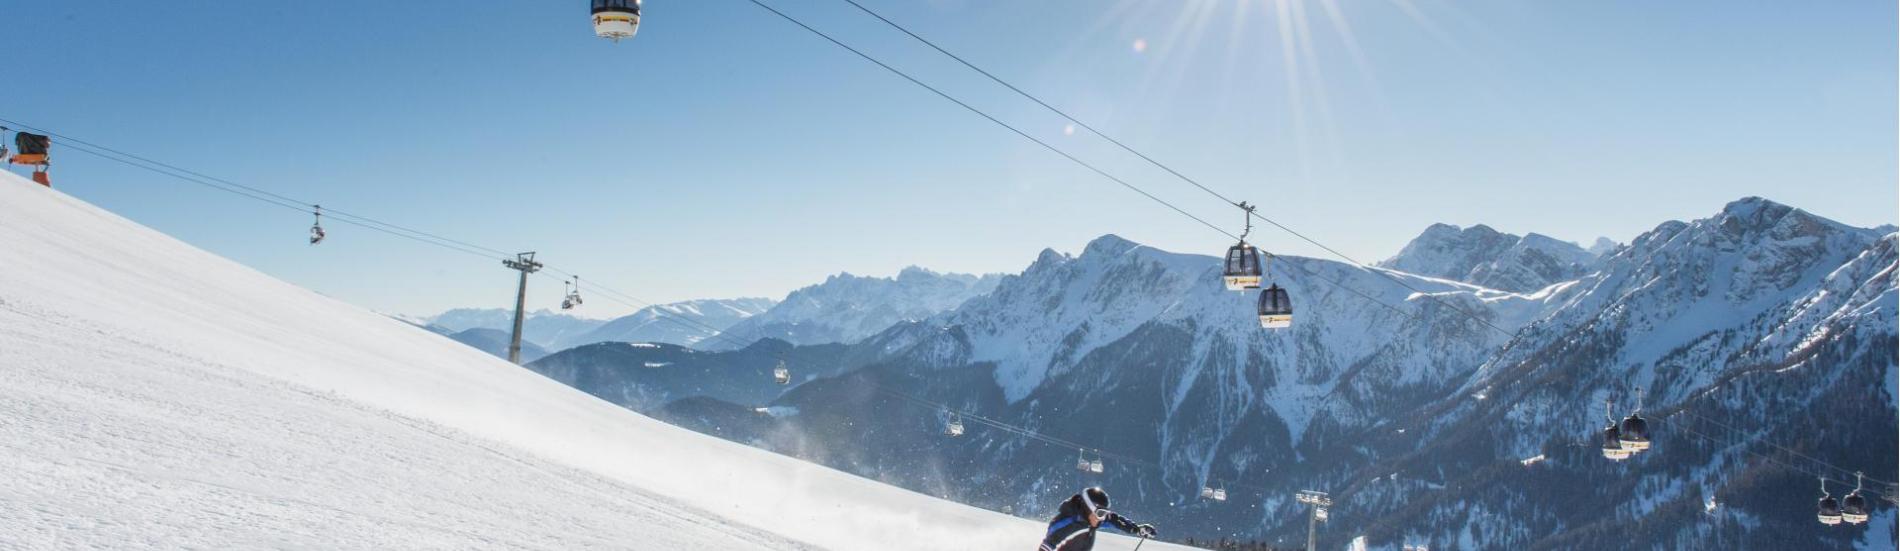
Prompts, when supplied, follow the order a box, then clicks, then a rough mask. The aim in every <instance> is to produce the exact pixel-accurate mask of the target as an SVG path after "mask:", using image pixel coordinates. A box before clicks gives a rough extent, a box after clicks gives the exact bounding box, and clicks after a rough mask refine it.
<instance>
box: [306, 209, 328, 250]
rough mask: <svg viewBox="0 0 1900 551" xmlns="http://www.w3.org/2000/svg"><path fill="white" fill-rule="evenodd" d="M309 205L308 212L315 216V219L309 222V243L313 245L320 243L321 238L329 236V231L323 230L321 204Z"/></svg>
mask: <svg viewBox="0 0 1900 551" xmlns="http://www.w3.org/2000/svg"><path fill="white" fill-rule="evenodd" d="M310 207H311V211H310V213H311V214H313V215H315V216H316V221H315V222H311V223H310V244H311V245H315V244H318V243H322V242H323V238H325V237H329V233H327V232H324V231H323V205H311V206H310Z"/></svg>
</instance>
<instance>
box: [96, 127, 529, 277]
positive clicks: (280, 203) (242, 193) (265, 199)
mask: <svg viewBox="0 0 1900 551" xmlns="http://www.w3.org/2000/svg"><path fill="white" fill-rule="evenodd" d="M68 147H71V148H72V149H73V150H74V151H78V152H81V153H85V154H88V155H92V156H96V157H99V158H102V159H106V160H109V161H113V162H117V163H120V164H124V165H126V166H130V167H134V168H139V169H143V170H147V171H150V172H152V173H155V174H159V175H162V176H167V177H171V178H173V179H177V180H181V181H184V182H188V183H193V184H198V185H201V186H204V187H208V188H211V189H215V190H218V191H223V192H225V193H230V194H232V195H236V196H239V197H243V198H246V199H250V200H253V201H257V202H260V203H264V204H268V205H272V206H276V207H281V208H285V209H289V210H294V211H297V212H300V213H306V214H307V213H309V212H310V211H309V210H308V209H309V208H310V207H311V205H304V204H297V203H294V202H291V201H287V200H282V199H277V198H274V197H272V196H268V195H258V194H254V193H252V192H249V191H247V189H248V188H243V187H242V186H239V187H236V188H234V187H230V186H225V185H221V184H218V183H215V182H211V181H206V180H203V179H199V178H196V177H192V176H188V175H184V174H179V173H175V172H171V171H168V170H166V169H161V168H156V167H153V166H148V165H144V164H140V163H139V162H135V161H131V160H127V159H125V158H120V157H115V156H113V155H110V154H106V153H101V152H98V151H93V150H91V149H88V146H73V145H69V146H68ZM91 147H96V146H91ZM134 158H136V157H134ZM325 210H326V211H328V209H325ZM333 220H335V221H336V222H341V223H344V224H348V225H352V226H357V227H360V228H364V229H368V230H373V231H378V232H382V233H386V234H389V235H394V236H396V237H401V238H405V239H410V240H413V241H418V242H421V243H427V244H430V245H435V246H438V247H443V248H445V249H449V250H452V251H456V252H461V253H465V254H469V255H474V256H479V257H482V258H486V259H493V258H495V257H493V256H490V255H488V254H487V253H484V252H479V251H475V250H471V249H467V248H463V247H460V246H457V245H452V244H448V243H441V242H435V241H431V240H429V239H427V238H423V237H419V236H414V235H407V234H403V233H400V232H396V231H391V230H389V229H387V228H383V227H379V226H377V225H374V224H371V223H364V222H360V221H357V220H352V219H350V218H345V217H333Z"/></svg>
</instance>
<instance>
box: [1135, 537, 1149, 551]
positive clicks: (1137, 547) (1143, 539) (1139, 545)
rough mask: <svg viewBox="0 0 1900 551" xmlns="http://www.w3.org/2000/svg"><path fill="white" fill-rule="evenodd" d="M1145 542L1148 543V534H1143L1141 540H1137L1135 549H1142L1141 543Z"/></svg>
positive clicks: (1139, 550) (1136, 550) (1137, 550)
mask: <svg viewBox="0 0 1900 551" xmlns="http://www.w3.org/2000/svg"><path fill="white" fill-rule="evenodd" d="M1144 543H1148V536H1142V537H1141V541H1138V542H1135V551H1141V544H1144Z"/></svg>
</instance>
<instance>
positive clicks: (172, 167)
mask: <svg viewBox="0 0 1900 551" xmlns="http://www.w3.org/2000/svg"><path fill="white" fill-rule="evenodd" d="M0 122H4V123H7V124H11V125H15V126H19V127H22V128H26V129H29V130H33V131H35V132H38V133H41V134H46V135H49V136H53V137H56V138H59V139H61V140H64V141H69V142H73V143H76V144H80V145H85V146H89V147H93V148H96V149H99V150H102V151H107V152H110V153H112V154H115V155H120V156H124V157H126V158H130V159H135V160H138V161H140V162H143V163H147V164H150V165H154V166H159V167H164V168H166V169H168V170H173V171H177V172H180V173H183V174H188V175H191V176H195V177H198V178H203V179H205V180H210V181H213V182H218V183H220V184H224V185H227V186H231V187H235V188H238V189H242V190H245V191H248V192H251V193H255V194H259V195H264V196H268V197H272V198H275V199H277V200H279V201H286V202H290V203H295V204H299V205H302V206H303V207H308V206H310V205H313V204H315V203H313V202H310V201H303V200H299V199H297V198H293V197H289V196H286V195H283V194H280V193H276V192H273V191H270V190H266V189H261V188H257V187H253V186H247V185H244V184H240V183H237V182H233V181H231V180H227V179H224V178H219V177H216V176H211V175H208V174H204V173H201V172H197V171H194V170H191V169H187V168H183V167H179V166H176V165H172V164H168V163H164V162H161V161H156V160H153V159H150V158H147V157H143V156H139V155H136V154H132V153H127V152H125V151H122V150H118V149H114V148H111V147H108V146H104V145H99V144H96V143H92V142H88V141H85V140H81V139H79V138H75V137H72V136H68V135H65V134H60V133H57V132H53V131H51V130H47V129H44V128H40V127H36V126H33V125H30V124H26V123H23V122H19V121H15V120H10V119H7V118H4V117H0ZM121 162H124V161H121ZM300 208H302V207H300ZM324 210H325V211H327V212H328V213H329V214H331V215H332V216H343V217H349V218H355V219H358V220H360V221H362V222H364V223H369V224H379V225H383V226H387V227H389V228H391V229H394V230H397V231H403V232H409V233H413V234H416V235H420V236H425V237H428V238H430V239H436V240H440V241H444V242H448V243H454V244H456V245H459V246H463V247H468V248H471V249H475V250H480V251H486V252H488V253H492V254H495V255H499V256H500V257H503V258H509V257H513V256H514V253H511V252H507V251H503V250H500V249H492V248H488V247H483V246H481V245H477V244H474V243H469V242H466V241H461V240H457V239H453V238H449V237H444V236H441V235H437V234H433V233H429V232H425V231H422V230H417V229H414V228H408V227H403V226H399V225H396V224H391V223H389V222H384V221H382V220H378V219H375V218H371V217H368V216H363V215H359V214H354V213H351V212H348V211H343V210H337V209H335V208H327V209H324Z"/></svg>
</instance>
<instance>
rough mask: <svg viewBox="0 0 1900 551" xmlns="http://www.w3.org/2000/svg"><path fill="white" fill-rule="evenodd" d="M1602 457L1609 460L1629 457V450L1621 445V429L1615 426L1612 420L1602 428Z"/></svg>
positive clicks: (1620, 459)
mask: <svg viewBox="0 0 1900 551" xmlns="http://www.w3.org/2000/svg"><path fill="white" fill-rule="evenodd" d="M1603 458H1604V459H1608V460H1611V461H1622V460H1625V459H1629V458H1630V451H1629V450H1628V449H1626V448H1624V447H1623V438H1622V431H1621V430H1619V429H1617V428H1616V423H1614V422H1612V423H1610V426H1609V427H1606V428H1604V429H1603Z"/></svg>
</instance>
